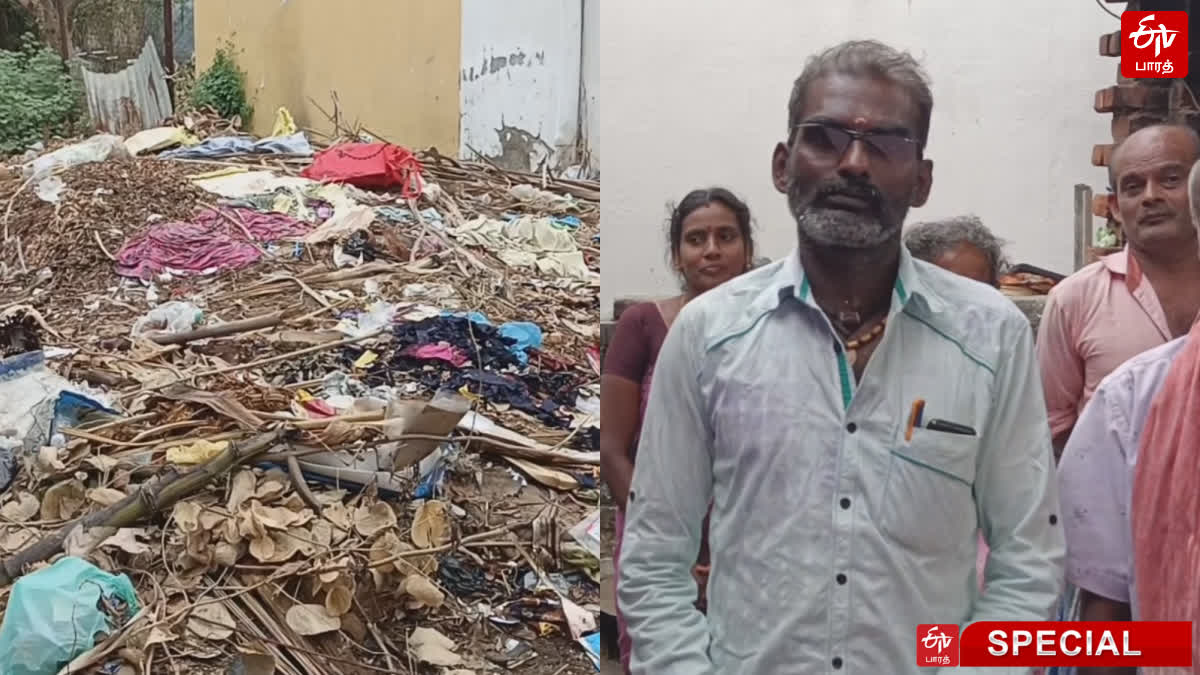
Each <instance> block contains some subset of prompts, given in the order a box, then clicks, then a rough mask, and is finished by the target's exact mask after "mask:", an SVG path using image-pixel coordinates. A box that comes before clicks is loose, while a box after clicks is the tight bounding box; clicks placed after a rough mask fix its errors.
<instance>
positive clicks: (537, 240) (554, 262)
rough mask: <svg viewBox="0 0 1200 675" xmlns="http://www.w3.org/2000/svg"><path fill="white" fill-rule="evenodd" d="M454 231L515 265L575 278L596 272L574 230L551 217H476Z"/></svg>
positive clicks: (469, 241) (460, 239)
mask: <svg viewBox="0 0 1200 675" xmlns="http://www.w3.org/2000/svg"><path fill="white" fill-rule="evenodd" d="M450 233H451V234H452V235H453V236H454V238H455V239H458V240H459V241H460V242H462V243H464V244H467V245H469V246H479V247H481V248H485V249H487V250H489V251H491V252H493V253H495V254H496V256H497V257H498V258H500V259H501V260H502V261H504V263H505V264H507V265H509V266H511V267H520V268H535V269H538V270H540V271H541V272H542V273H544V274H547V275H552V276H559V277H569V278H574V279H588V278H590V277H591V276H592V274H591V271H590V270H588V267H587V263H586V262H585V261H584V259H583V251H581V250H580V249H579V245H578V244H577V243H575V235H574V233H573V231H572V230H570V229H568V228H562V227H558V226H556V225H555V224H554V220H553V219H551V218H534V217H532V216H524V217H521V218H517V219H516V220H513V221H503V220H495V219H489V218H476V219H475V220H472V221H470V222H467V223H464V224H463V225H462V226H460V227H457V228H454V229H453V230H451V231H450Z"/></svg>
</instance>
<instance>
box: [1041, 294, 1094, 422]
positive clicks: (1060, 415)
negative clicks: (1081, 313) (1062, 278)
mask: <svg viewBox="0 0 1200 675" xmlns="http://www.w3.org/2000/svg"><path fill="white" fill-rule="evenodd" d="M1037 355H1038V362H1039V364H1040V365H1041V378H1042V389H1043V390H1044V391H1045V398H1046V414H1047V416H1048V417H1049V420H1050V436H1051V438H1054V437H1056V436H1058V435H1059V434H1061V433H1062V432H1064V431H1069V430H1070V429H1071V428H1072V427H1073V426H1075V418H1076V417H1077V415H1078V414H1079V401H1080V400H1082V399H1083V390H1084V385H1085V381H1084V375H1085V372H1084V363H1083V358H1082V357H1081V356H1080V355H1079V351H1078V349H1077V348H1076V346H1075V331H1074V330H1073V329H1072V327H1071V318H1070V317H1069V316H1068V315H1067V312H1066V307H1065V306H1064V305H1063V303H1062V298H1061V297H1060V296H1058V295H1055V294H1054V293H1051V294H1050V297H1049V298H1047V299H1046V307H1045V309H1044V310H1043V312H1042V321H1041V324H1040V325H1039V326H1038V339H1037Z"/></svg>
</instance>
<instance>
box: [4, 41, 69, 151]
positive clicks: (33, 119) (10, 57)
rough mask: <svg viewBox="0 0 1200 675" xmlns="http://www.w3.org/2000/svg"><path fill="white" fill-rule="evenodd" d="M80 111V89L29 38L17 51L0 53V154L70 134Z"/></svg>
mask: <svg viewBox="0 0 1200 675" xmlns="http://www.w3.org/2000/svg"><path fill="white" fill-rule="evenodd" d="M83 108H84V96H83V86H82V85H81V84H80V83H79V82H78V81H77V80H76V79H75V78H73V77H71V74H70V73H69V72H67V70H66V68H65V67H64V66H63V61H62V58H61V57H60V56H59V55H58V52H57V51H55V50H53V49H51V48H50V47H47V46H46V45H44V44H41V43H40V42H38V41H37V39H36V38H34V37H33V36H32V35H30V34H26V35H25V36H24V37H23V38H22V44H21V48H20V49H19V50H16V51H0V153H4V154H12V153H16V152H20V151H22V150H24V149H25V148H27V147H28V146H30V145H32V144H33V143H36V142H37V141H40V140H46V139H47V138H48V137H49V136H54V135H58V136H66V135H70V134H72V133H73V132H74V130H75V123H76V122H78V121H79V120H80V119H81V117H82V115H83V112H84V110H83Z"/></svg>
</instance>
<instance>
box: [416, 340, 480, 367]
mask: <svg viewBox="0 0 1200 675" xmlns="http://www.w3.org/2000/svg"><path fill="white" fill-rule="evenodd" d="M401 354H403V355H404V356H407V357H409V358H414V359H421V360H423V361H445V362H446V363H449V364H450V365H452V366H454V367H455V368H461V367H463V366H465V365H467V364H468V363H470V362H471V359H469V358H467V355H466V354H463V353H462V352H461V351H459V349H458V347H455V346H453V345H447V344H436V345H413V346H412V347H408V348H407V349H405V350H404V351H402V352H401Z"/></svg>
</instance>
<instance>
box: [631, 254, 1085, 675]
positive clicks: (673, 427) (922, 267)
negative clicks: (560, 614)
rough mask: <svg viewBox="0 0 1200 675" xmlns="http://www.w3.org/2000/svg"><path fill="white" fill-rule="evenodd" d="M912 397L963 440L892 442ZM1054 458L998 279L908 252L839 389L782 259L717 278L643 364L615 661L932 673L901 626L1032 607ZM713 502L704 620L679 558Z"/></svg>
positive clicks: (709, 669)
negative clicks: (958, 429)
mask: <svg viewBox="0 0 1200 675" xmlns="http://www.w3.org/2000/svg"><path fill="white" fill-rule="evenodd" d="M918 398H923V399H924V400H925V401H926V405H925V413H924V420H925V421H926V422H927V421H928V420H930V419H933V418H937V419H942V420H946V421H949V422H955V423H958V424H962V425H967V426H969V427H972V428H973V429H974V430H976V431H977V434H976V435H957V434H951V433H946V432H940V431H933V430H929V429H925V428H917V429H915V430H914V433H913V436H912V440H911V442H909V441H906V440H905V435H906V434H905V431H906V426H907V421H908V418H909V412H910V410H911V407H912V403H913V401H914V399H918ZM1053 463H1054V460H1053V452H1052V450H1051V445H1050V430H1049V426H1048V424H1047V421H1046V410H1045V403H1044V399H1043V396H1042V388H1041V378H1040V377H1039V374H1038V369H1037V362H1036V358H1035V356H1034V351H1033V333H1032V331H1031V330H1030V328H1029V322H1028V320H1027V319H1026V318H1025V316H1024V315H1023V314H1022V313H1021V312H1020V310H1019V309H1017V307H1016V306H1015V305H1014V304H1013V303H1012V302H1010V301H1009V300H1008V299H1007V298H1005V297H1004V296H1003V295H1001V294H1000V293H999V292H998V291H996V290H995V289H993V288H990V287H988V286H985V285H983V284H980V283H977V282H974V281H970V280H968V279H965V278H963V277H959V276H956V275H953V274H951V273H949V272H946V271H944V270H942V269H940V268H937V267H934V266H933V265H929V264H926V263H924V262H921V261H917V260H914V259H913V258H912V257H911V256H910V255H909V253H908V252H907V250H903V251H902V254H901V260H900V269H899V274H898V276H897V280H896V284H895V290H894V293H893V297H892V305H891V310H890V316H889V320H888V323H887V328H886V330H885V331H884V333H883V335H882V336H881V338H880V344H879V345H878V347H877V348H876V350H875V353H874V355H873V356H872V357H871V360H870V362H869V363H868V365H867V368H866V371H865V373H864V375H863V378H862V381H861V382H860V383H856V382H855V379H854V374H853V371H852V369H851V368H850V364H849V362H848V360H847V358H846V355H845V348H844V346H843V344H842V342H841V341H840V340H839V338H838V337H836V333H835V332H834V331H833V328H832V327H831V325H830V323H829V321H828V319H827V318H826V317H825V315H824V313H823V312H822V311H821V310H820V309H819V308H818V307H817V305H816V303H815V302H814V301H813V298H812V295H811V293H810V292H809V288H808V283H807V280H806V278H805V275H804V271H803V269H801V266H800V262H799V256H798V254H797V253H796V252H793V254H792V255H791V256H790V257H788V258H787V259H785V260H781V261H778V262H775V263H772V264H770V265H767V266H765V267H763V268H760V269H757V270H754V271H752V272H749V273H747V274H745V275H743V276H741V277H738V278H737V279H734V280H732V281H730V282H727V283H726V284H724V285H722V286H720V287H718V288H717V289H715V290H713V291H710V292H708V293H706V294H704V295H702V296H701V297H699V298H697V299H696V300H694V301H693V302H691V303H689V304H688V305H687V306H686V307H685V308H684V309H683V311H682V312H681V313H680V314H679V316H678V318H677V319H676V320H675V323H674V325H673V327H672V328H671V330H670V332H669V334H668V336H667V338H666V341H665V343H664V344H663V347H662V350H661V351H660V353H659V357H658V362H657V366H656V367H655V371H654V381H653V384H652V386H651V393H650V401H649V404H648V409H647V412H646V419H645V423H644V426H643V430H642V436H641V439H640V442H639V445H638V456H637V463H636V467H635V469H634V476H633V485H632V493H631V495H630V497H629V504H628V509H627V514H626V521H625V532H624V540H623V543H622V557H621V561H620V574H621V577H620V581H619V586H618V588H619V593H620V603H621V611H622V614H623V615H624V617H625V620H626V621H627V623H628V626H629V633H630V635H631V637H632V640H633V645H634V653H633V657H632V670H633V672H634V673H635V674H637V675H736V674H746V675H784V674H789V673H798V674H804V675H810V674H814V673H830V674H834V673H836V674H838V675H842V674H853V675H878V674H879V673H888V674H889V675H904V674H906V673H928V672H934V670H933V669H921V668H918V667H917V664H916V633H917V625H918V624H923V623H950V624H959V625H965V624H966V623H967V622H970V621H983V620H1045V619H1048V618H1049V617H1050V614H1051V611H1052V609H1053V608H1054V606H1055V602H1056V600H1057V598H1058V595H1059V593H1060V591H1061V589H1062V585H1063V558H1064V555H1065V544H1064V540H1063V533H1062V531H1061V529H1062V528H1061V523H1060V522H1059V520H1058V512H1057V509H1058V495H1057V492H1056V484H1055V481H1054V471H1053ZM710 500H712V501H713V502H714V506H713V512H712V523H711V530H710V544H711V554H712V572H711V577H710V579H709V585H708V615H707V617H706V616H705V615H703V614H701V613H700V612H699V611H697V610H696V609H695V608H694V607H693V602H694V601H695V598H696V586H695V582H694V581H693V579H692V576H691V574H690V569H691V567H692V565H693V564H694V562H695V560H696V554H697V552H698V549H699V545H700V534H701V523H702V520H703V518H704V514H705V511H706V509H707V507H708V504H709V501H710ZM979 528H982V529H983V532H984V534H985V536H986V538H987V540H988V542H989V545H990V546H991V554H990V557H989V559H988V564H987V572H986V575H987V578H986V592H985V594H984V595H983V596H982V597H980V596H979V595H978V593H977V591H976V588H977V587H976V578H975V557H976V551H977V549H976V546H977V538H976V531H977V529H979ZM947 672H948V673H953V674H954V675H962V673H965V672H969V671H968V670H967V669H962V668H959V669H951V670H949V671H947ZM986 672H987V673H998V672H1004V671H1002V670H988V671H986ZM1017 672H1024V671H1022V670H1018V671H1017Z"/></svg>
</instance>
